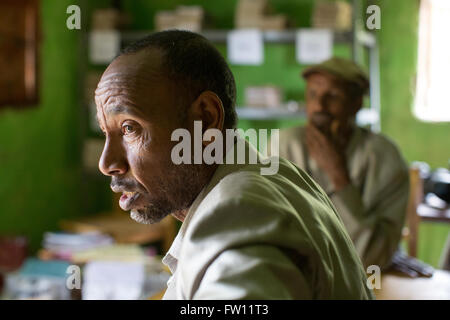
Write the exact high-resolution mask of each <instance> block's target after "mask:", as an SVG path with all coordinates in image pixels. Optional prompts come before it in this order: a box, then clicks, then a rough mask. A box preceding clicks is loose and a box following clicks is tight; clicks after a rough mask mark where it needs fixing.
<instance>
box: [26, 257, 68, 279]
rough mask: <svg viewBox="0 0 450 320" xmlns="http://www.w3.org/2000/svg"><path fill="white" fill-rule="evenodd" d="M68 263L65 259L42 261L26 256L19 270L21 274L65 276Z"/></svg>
mask: <svg viewBox="0 0 450 320" xmlns="http://www.w3.org/2000/svg"><path fill="white" fill-rule="evenodd" d="M69 266H70V264H69V263H68V262H66V261H59V260H50V261H43V260H39V259H37V258H27V259H26V260H25V262H24V264H23V265H22V267H21V268H20V270H19V274H20V275H21V276H32V277H42V276H44V277H54V278H66V277H67V273H66V271H67V268H68V267H69Z"/></svg>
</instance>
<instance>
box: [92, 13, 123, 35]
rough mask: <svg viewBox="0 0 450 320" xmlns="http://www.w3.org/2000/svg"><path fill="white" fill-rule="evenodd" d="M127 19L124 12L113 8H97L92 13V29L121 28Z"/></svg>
mask: <svg viewBox="0 0 450 320" xmlns="http://www.w3.org/2000/svg"><path fill="white" fill-rule="evenodd" d="M128 21H129V18H128V16H127V15H126V14H125V13H123V12H121V11H119V10H117V9H114V8H106V9H97V10H95V11H94V12H93V13H92V29H93V30H111V29H121V28H122V27H124V26H125V25H126V24H127V23H128Z"/></svg>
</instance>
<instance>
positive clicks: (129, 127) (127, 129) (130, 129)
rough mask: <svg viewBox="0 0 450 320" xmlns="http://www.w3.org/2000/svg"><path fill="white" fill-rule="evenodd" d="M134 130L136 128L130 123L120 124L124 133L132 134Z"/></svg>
mask: <svg viewBox="0 0 450 320" xmlns="http://www.w3.org/2000/svg"><path fill="white" fill-rule="evenodd" d="M135 131H136V129H135V128H134V126H133V125H131V124H124V125H123V126H122V132H123V134H124V135H129V134H133V133H134V132H135Z"/></svg>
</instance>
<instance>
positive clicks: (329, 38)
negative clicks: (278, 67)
mask: <svg viewBox="0 0 450 320" xmlns="http://www.w3.org/2000/svg"><path fill="white" fill-rule="evenodd" d="M295 50H296V56H297V61H298V62H299V63H301V64H314V63H320V62H322V61H324V60H327V59H329V58H331V57H332V55H333V32H332V31H331V30H327V29H299V30H298V31H297V35H296V41H295Z"/></svg>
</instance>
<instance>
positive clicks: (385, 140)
mask: <svg viewBox="0 0 450 320" xmlns="http://www.w3.org/2000/svg"><path fill="white" fill-rule="evenodd" d="M358 130H359V131H360V132H359V134H360V137H361V140H360V142H359V146H358V147H357V148H359V149H362V150H363V151H364V152H365V153H366V154H367V155H369V161H371V162H376V163H383V164H384V165H383V166H384V167H387V166H386V164H390V165H391V166H392V165H393V166H395V164H397V165H398V166H399V167H403V168H405V167H406V162H405V160H404V158H403V156H402V154H401V151H400V149H399V147H398V146H397V144H396V143H395V142H394V141H393V140H392V139H391V138H389V137H388V136H386V135H384V134H382V133H376V132H373V131H370V130H368V129H364V128H358Z"/></svg>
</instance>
